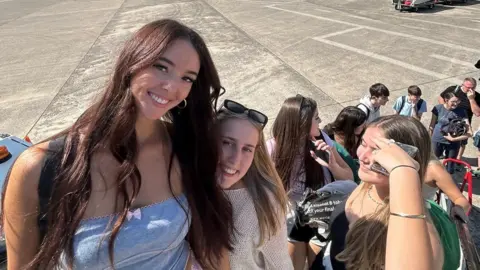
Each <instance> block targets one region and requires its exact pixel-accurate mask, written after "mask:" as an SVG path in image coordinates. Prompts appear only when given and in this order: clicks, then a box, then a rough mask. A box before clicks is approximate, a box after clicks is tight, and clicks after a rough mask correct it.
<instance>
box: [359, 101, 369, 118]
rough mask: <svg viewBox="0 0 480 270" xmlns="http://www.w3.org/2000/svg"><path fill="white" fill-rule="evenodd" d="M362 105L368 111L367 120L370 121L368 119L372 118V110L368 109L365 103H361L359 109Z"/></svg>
mask: <svg viewBox="0 0 480 270" xmlns="http://www.w3.org/2000/svg"><path fill="white" fill-rule="evenodd" d="M360 105H362V106H363V107H365V109H367V120H368V118H369V117H370V109H369V108H368V107H367V105H365V104H363V103H359V104H358V105H357V107H358V106H360Z"/></svg>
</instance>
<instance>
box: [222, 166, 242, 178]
mask: <svg viewBox="0 0 480 270" xmlns="http://www.w3.org/2000/svg"><path fill="white" fill-rule="evenodd" d="M222 172H223V174H226V175H228V176H233V175H235V174H236V173H238V170H235V169H232V168H229V167H226V166H222Z"/></svg>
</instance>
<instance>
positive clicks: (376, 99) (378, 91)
mask: <svg viewBox="0 0 480 270" xmlns="http://www.w3.org/2000/svg"><path fill="white" fill-rule="evenodd" d="M388 96H390V91H389V90H388V88H387V87H386V86H385V85H383V84H381V83H376V84H373V85H372V86H370V89H369V93H368V94H367V95H365V96H364V97H363V98H362V99H360V103H359V104H358V105H357V106H356V107H357V108H359V109H360V110H362V111H363V112H364V113H365V114H367V124H368V123H370V122H372V121H373V120H375V119H377V118H379V117H380V107H381V106H385V104H387V102H388Z"/></svg>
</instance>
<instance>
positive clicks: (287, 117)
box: [267, 95, 353, 270]
mask: <svg viewBox="0 0 480 270" xmlns="http://www.w3.org/2000/svg"><path fill="white" fill-rule="evenodd" d="M320 122H321V120H320V117H319V115H318V110H317V103H316V102H315V100H313V99H311V98H308V97H304V96H302V95H297V96H295V97H290V98H287V99H286V100H285V101H284V103H283V104H282V107H281V109H280V111H279V113H278V115H277V117H276V118H275V122H274V123H273V129H272V133H273V138H272V139H270V140H268V141H267V147H268V151H269V154H270V156H271V157H272V159H273V162H274V163H275V168H276V170H277V172H278V174H279V175H280V178H281V179H282V181H283V186H284V188H285V190H286V192H287V194H288V197H289V212H288V214H287V231H288V232H290V231H291V229H292V226H293V224H294V222H295V214H294V212H293V209H295V207H296V204H297V202H298V201H299V200H301V198H302V196H303V193H304V191H305V189H306V188H312V189H314V190H317V189H319V188H321V187H323V186H325V185H326V184H328V183H331V182H333V181H336V180H352V179H353V173H352V170H351V169H350V167H349V166H348V165H347V164H346V163H345V161H343V159H342V158H341V157H340V155H339V154H338V152H337V151H336V150H335V147H333V141H332V140H331V139H330V138H329V137H328V135H327V134H325V133H324V132H322V131H321V130H319V124H320ZM315 138H321V139H319V140H317V139H315ZM313 150H318V152H317V153H318V155H320V156H317V155H316V154H315V153H314V152H313ZM322 245H324V243H322V242H321V241H320V240H319V239H318V238H317V237H313V238H312V239H311V241H310V243H303V242H296V241H293V240H292V241H290V242H289V245H288V246H289V253H290V256H291V257H292V260H293V265H294V267H295V269H300V270H303V269H304V267H305V261H306V260H307V258H309V263H311V262H312V260H313V258H314V257H315V254H317V253H318V252H319V251H320V249H321V247H322Z"/></svg>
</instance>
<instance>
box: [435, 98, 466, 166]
mask: <svg viewBox="0 0 480 270" xmlns="http://www.w3.org/2000/svg"><path fill="white" fill-rule="evenodd" d="M456 95H457V94H456V93H455V92H446V93H444V95H443V96H444V102H443V104H438V105H436V106H435V107H433V109H432V120H431V122H430V127H429V133H430V135H431V136H432V145H433V153H434V154H435V156H436V157H437V158H440V157H441V156H445V157H447V158H456V157H457V155H458V151H459V149H460V145H461V141H463V140H466V139H468V138H469V137H471V136H472V131H471V127H470V123H469V122H468V119H467V112H466V111H465V109H463V108H459V107H458V104H459V103H460V100H459V98H458V97H457V96H456ZM451 118H458V119H463V121H464V122H465V123H466V126H467V132H466V134H464V135H461V136H458V137H455V138H454V137H452V136H451V134H446V135H445V134H444V132H443V131H442V127H443V126H444V125H445V124H447V125H448V123H449V122H451V120H450V119H451ZM454 164H455V163H452V162H449V163H448V164H447V171H448V172H449V173H450V174H453V173H454V172H455V169H454Z"/></svg>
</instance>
